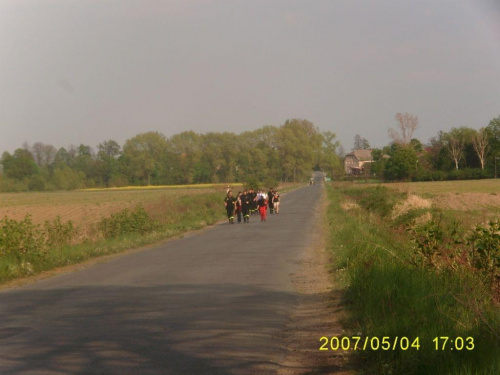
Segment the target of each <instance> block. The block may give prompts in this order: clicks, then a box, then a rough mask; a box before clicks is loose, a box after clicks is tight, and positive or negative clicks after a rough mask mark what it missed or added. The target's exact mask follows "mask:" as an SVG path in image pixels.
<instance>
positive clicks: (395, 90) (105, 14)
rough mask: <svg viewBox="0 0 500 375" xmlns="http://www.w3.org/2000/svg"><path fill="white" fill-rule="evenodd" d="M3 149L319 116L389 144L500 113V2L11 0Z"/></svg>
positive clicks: (2, 78) (329, 126)
mask: <svg viewBox="0 0 500 375" xmlns="http://www.w3.org/2000/svg"><path fill="white" fill-rule="evenodd" d="M0 46H1V48H0V153H2V152H4V151H8V152H13V151H14V150H15V149H16V148H19V147H22V145H23V143H25V142H28V143H29V144H33V143H35V142H42V143H45V144H51V145H53V146H55V147H57V148H59V147H68V146H69V145H76V146H78V145H79V144H85V145H89V146H91V147H93V148H94V149H95V148H96V146H97V145H98V144H99V143H101V142H103V141H106V140H110V139H112V140H115V141H117V142H118V143H119V144H120V145H123V144H124V143H125V141H126V140H127V139H130V138H132V137H134V136H136V135H137V134H140V133H144V132H148V131H158V132H161V133H163V134H164V135H165V136H167V137H169V136H171V135H173V134H178V133H180V132H182V131H188V130H193V131H195V132H197V133H207V132H222V131H230V132H234V133H241V132H244V131H249V130H254V129H258V128H261V127H263V126H265V125H275V126H280V125H282V124H283V123H284V122H285V121H286V120H287V119H292V118H299V119H307V120H309V121H311V122H313V123H314V125H316V126H317V127H318V128H319V129H320V131H331V132H334V133H335V134H336V135H337V139H338V140H339V141H340V142H341V144H342V145H343V147H344V148H345V150H350V149H351V148H352V147H353V142H354V136H355V135H356V134H359V135H361V136H362V137H364V138H366V139H367V140H368V141H369V143H370V144H371V145H372V146H373V147H383V146H385V145H387V144H388V143H389V142H390V139H389V137H388V134H387V130H388V129H389V128H391V127H396V122H395V119H394V116H395V114H396V113H397V112H408V113H411V114H413V115H416V116H418V118H419V128H418V129H417V131H416V132H415V133H414V137H415V138H418V139H420V140H421V141H422V142H424V143H425V142H428V141H429V139H430V138H431V137H433V136H436V135H437V132H438V131H440V130H443V131H449V130H450V129H451V128H452V127H459V126H468V127H472V128H475V129H479V128H480V127H483V126H487V125H488V123H489V121H490V120H491V119H493V118H496V117H498V116H499V115H500V0H134V1H132V0H0Z"/></svg>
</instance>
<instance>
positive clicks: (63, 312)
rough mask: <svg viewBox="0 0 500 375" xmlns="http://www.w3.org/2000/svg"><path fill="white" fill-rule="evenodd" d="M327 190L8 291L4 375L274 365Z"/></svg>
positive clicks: (241, 369)
mask: <svg viewBox="0 0 500 375" xmlns="http://www.w3.org/2000/svg"><path fill="white" fill-rule="evenodd" d="M321 189H322V188H321V185H320V184H317V185H316V186H310V187H309V186H308V187H304V188H301V189H298V190H295V191H293V192H290V193H288V194H286V195H285V196H283V197H282V203H281V205H282V207H281V213H280V214H279V215H268V219H267V221H266V222H260V218H259V217H258V216H257V215H255V216H252V217H251V222H250V223H249V224H244V223H241V224H238V223H235V224H233V225H230V224H227V223H221V224H218V225H216V226H214V227H212V228H208V229H206V230H203V231H200V232H196V233H194V234H190V235H188V236H185V237H184V238H181V239H177V240H173V241H169V242H167V243H165V244H163V245H159V246H156V247H153V248H150V249H147V250H145V251H141V252H133V253H129V254H125V255H123V256H119V257H115V258H112V259H111V260H109V261H107V262H105V263H100V264H97V265H94V266H90V267H87V268H83V269H81V270H79V271H76V272H72V273H66V274H62V275H59V276H55V277H53V278H50V279H46V280H42V281H40V282H38V283H35V284H31V285H26V286H24V287H19V288H16V289H10V290H4V291H1V292H0V374H2V375H9V374H30V375H31V374H134V375H138V374H266V373H269V374H272V373H274V372H275V371H277V370H278V369H279V368H280V366H281V359H282V358H283V356H284V354H285V349H284V343H283V340H282V332H283V328H284V325H285V324H286V323H287V321H288V320H289V317H290V314H291V311H293V308H294V306H295V305H296V303H297V300H298V295H297V294H296V293H295V292H294V290H293V288H292V283H291V274H293V273H294V272H296V270H297V268H298V264H299V262H300V260H301V257H302V256H303V254H304V251H305V248H306V246H307V245H309V242H310V239H311V236H310V233H311V229H312V225H313V220H312V218H313V215H312V212H313V210H314V208H315V207H316V205H317V203H318V202H319V198H320V195H321ZM221 209H223V207H222V202H221Z"/></svg>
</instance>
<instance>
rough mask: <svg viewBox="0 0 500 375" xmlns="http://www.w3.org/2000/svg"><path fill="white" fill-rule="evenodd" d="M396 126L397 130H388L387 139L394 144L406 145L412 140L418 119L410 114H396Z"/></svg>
mask: <svg viewBox="0 0 500 375" xmlns="http://www.w3.org/2000/svg"><path fill="white" fill-rule="evenodd" d="M394 118H395V119H396V122H397V124H398V126H397V129H393V128H390V129H389V130H388V133H389V137H390V138H391V139H392V140H393V141H394V143H397V144H401V145H408V144H409V143H410V141H411V139H412V138H413V133H414V132H415V130H417V128H418V117H417V116H415V115H412V114H410V113H407V112H405V113H399V112H398V113H396V116H395V117H394Z"/></svg>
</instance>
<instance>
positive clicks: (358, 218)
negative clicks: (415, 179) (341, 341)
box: [328, 187, 500, 375]
mask: <svg viewBox="0 0 500 375" xmlns="http://www.w3.org/2000/svg"><path fill="white" fill-rule="evenodd" d="M353 190H354V189H348V190H346V189H345V188H342V187H338V188H337V189H329V192H328V194H329V199H330V201H331V202H332V204H331V205H330V207H329V209H328V223H329V224H330V231H331V232H330V238H329V243H330V247H331V250H332V254H333V255H334V258H335V263H336V275H337V276H338V278H339V279H341V280H342V281H343V283H344V285H345V288H346V289H345V290H346V292H345V300H344V301H345V303H346V306H347V309H348V310H349V318H348V320H346V323H345V327H344V328H345V330H346V336H350V337H352V336H361V337H378V338H379V339H380V340H381V339H382V337H384V336H385V337H390V338H391V339H394V338H395V337H399V338H401V337H408V338H409V339H410V342H413V341H414V340H415V339H416V338H418V339H419V343H420V348H419V350H416V349H415V348H413V349H412V348H410V349H408V350H399V349H398V350H364V351H362V350H360V351H357V352H354V354H353V355H354V356H355V358H356V360H357V363H356V364H357V365H361V367H362V371H361V373H367V374H391V373H392V374H422V375H424V374H425V375H431V374H452V375H453V374H456V375H459V374H490V373H498V369H499V368H500V344H499V341H498V337H499V333H500V332H499V331H500V329H499V328H498V327H500V314H499V312H498V306H497V305H496V304H495V303H493V302H492V296H491V292H490V289H489V285H485V284H484V283H483V282H482V280H481V277H478V275H477V274H476V273H474V272H468V271H467V268H466V267H461V268H458V270H459V272H457V271H454V270H453V269H452V268H447V267H444V266H442V267H441V268H440V271H439V272H436V268H435V267H433V266H432V264H437V263H438V262H439V260H438V258H439V256H438V254H437V253H439V252H441V250H442V249H443V247H442V243H443V241H445V242H446V241H448V240H447V238H451V231H452V230H453V226H452V225H448V224H446V223H444V222H438V221H434V222H433V223H431V224H429V225H428V226H427V228H426V229H424V230H423V231H421V232H420V233H421V234H424V233H427V234H428V237H427V238H426V239H422V240H421V246H422V249H423V250H422V251H425V252H428V256H427V255H426V256H427V257H428V258H432V259H434V261H432V262H428V263H429V264H430V265H431V266H428V267H427V266H426V267H421V266H420V265H419V266H418V267H416V266H415V262H414V261H413V257H414V254H413V252H414V248H412V246H411V242H410V241H408V239H409V238H408V237H407V234H406V233H404V232H403V233H401V232H400V231H394V230H392V229H391V227H390V226H389V225H387V224H386V220H381V221H373V220H372V219H371V218H370V215H367V214H366V212H365V211H364V210H359V209H358V210H352V211H348V212H347V213H346V212H345V211H344V210H343V209H342V208H341V204H340V203H341V202H342V201H343V200H344V199H345V195H344V194H346V193H347V196H348V197H349V200H350V201H351V200H352V199H353V198H352V197H353V195H354V194H353ZM356 194H357V196H358V197H361V196H363V193H362V192H357V193H356ZM382 202H383V201H382ZM371 211H372V212H376V210H375V209H372V210H371ZM383 211H384V210H382V212H383ZM495 230H497V231H498V227H495V228H492V229H491V231H489V233H493V231H495ZM483 235H484V232H483V231H481V233H480V234H479V235H478V237H480V238H483ZM487 237H488V239H487V240H484V241H483V240H479V239H478V240H475V243H477V244H479V243H480V242H481V243H483V244H487V245H485V248H490V246H491V248H493V247H494V246H497V247H498V243H497V242H495V241H497V239H496V238H495V239H491V238H490V235H489V234H488V235H487ZM451 241H453V238H451ZM451 241H450V242H449V245H450V247H453V246H452V245H453V244H452V242H451ZM455 265H460V264H459V263H456V264H455ZM440 336H449V337H450V338H454V337H473V339H474V344H475V348H474V350H472V351H467V350H462V351H457V350H455V351H452V350H449V349H448V350H447V351H443V350H436V349H435V343H433V339H434V338H435V337H440Z"/></svg>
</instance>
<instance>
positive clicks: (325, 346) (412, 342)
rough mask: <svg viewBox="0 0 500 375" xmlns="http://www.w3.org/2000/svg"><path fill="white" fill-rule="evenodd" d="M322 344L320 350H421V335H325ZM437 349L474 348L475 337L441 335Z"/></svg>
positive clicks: (437, 339) (435, 343) (435, 346)
mask: <svg viewBox="0 0 500 375" xmlns="http://www.w3.org/2000/svg"><path fill="white" fill-rule="evenodd" d="M319 341H320V343H322V345H321V346H320V347H319V350H322V351H326V350H333V351H338V350H343V351H347V350H420V337H416V338H408V337H406V336H402V337H399V336H396V337H389V336H383V337H382V338H379V337H377V336H372V337H369V336H367V337H361V336H352V337H349V336H343V337H338V336H333V337H330V338H328V337H326V336H323V337H321V338H320V339H319ZM432 342H433V343H434V349H435V350H457V351H460V350H474V338H473V337H471V336H469V337H460V336H458V337H449V336H439V337H434V339H433V340H432Z"/></svg>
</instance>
